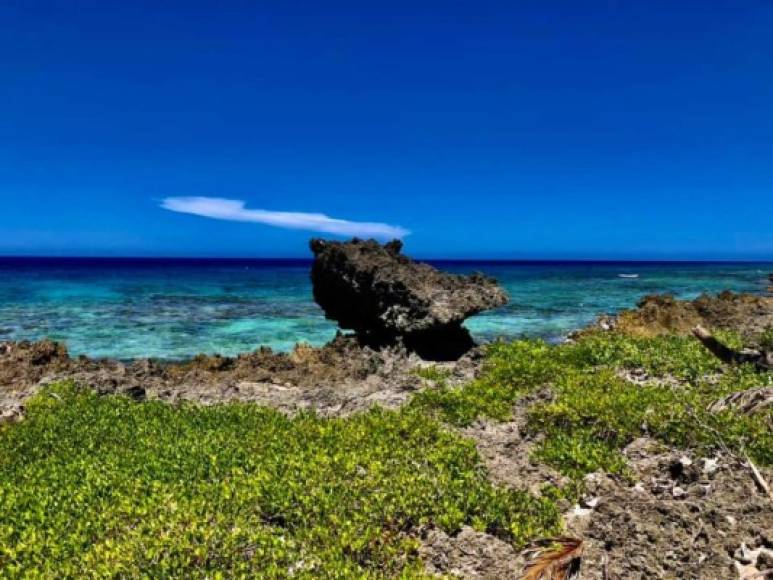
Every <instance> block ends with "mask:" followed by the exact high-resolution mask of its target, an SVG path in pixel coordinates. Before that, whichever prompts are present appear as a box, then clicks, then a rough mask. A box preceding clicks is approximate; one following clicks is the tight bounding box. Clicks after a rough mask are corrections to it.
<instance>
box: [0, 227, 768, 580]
mask: <svg viewBox="0 0 773 580" xmlns="http://www.w3.org/2000/svg"><path fill="white" fill-rule="evenodd" d="M312 247H313V248H314V250H315V254H316V255H317V256H318V259H319V261H318V262H317V263H316V264H315V270H314V272H315V273H314V277H315V298H316V299H317V300H318V302H319V303H320V305H322V307H323V308H324V309H325V311H326V314H327V315H328V316H329V317H330V318H332V319H334V320H337V321H338V322H339V324H340V325H341V327H343V328H346V329H350V330H353V331H354V334H349V335H344V334H339V335H338V336H337V337H336V338H335V339H334V340H333V341H331V342H330V343H329V344H327V345H325V346H323V347H320V348H312V347H310V346H307V345H298V346H296V348H295V349H294V350H293V351H292V352H290V353H275V352H273V351H271V350H270V349H267V348H260V349H258V350H256V351H254V352H251V353H245V354H243V355H240V356H238V357H235V358H228V357H221V356H209V355H199V356H196V357H195V358H193V359H192V360H190V361H187V362H180V363H158V362H154V361H152V360H137V361H134V362H131V363H122V362H119V361H114V360H94V359H89V358H87V357H82V356H81V357H71V356H69V354H68V352H67V349H66V348H65V346H64V345H62V344H60V343H56V342H52V341H39V342H24V341H22V342H5V343H0V422H11V421H18V420H22V419H23V416H24V404H25V401H26V400H27V399H28V398H29V397H31V396H33V395H34V394H35V393H37V392H38V391H39V390H40V389H41V387H43V386H45V385H47V384H51V383H55V382H58V381H63V380H71V381H74V382H76V383H78V384H80V385H83V386H88V387H90V388H92V389H94V390H96V391H97V392H99V393H101V394H124V395H127V396H130V397H132V398H135V399H137V400H162V401H166V402H169V403H172V404H179V403H183V402H195V403H199V404H205V405H210V404H217V403H224V402H228V401H249V402H254V403H257V404H260V405H265V406H269V407H272V408H275V409H278V410H280V411H282V412H285V413H288V414H294V413H297V412H299V411H302V410H311V409H313V410H315V411H316V412H317V413H319V414H320V415H323V416H345V415H348V414H351V413H354V412H359V411H363V410H365V409H367V408H369V407H372V406H375V405H378V406H382V407H386V408H396V407H399V406H400V405H402V404H403V403H405V402H407V401H408V399H409V398H410V397H411V395H412V394H414V393H416V392H418V391H420V390H422V389H427V388H433V387H434V386H436V385H435V383H434V381H433V380H431V379H428V378H426V377H425V378H422V376H423V375H424V374H426V373H422V372H421V369H427V368H428V367H433V371H436V372H438V373H440V374H442V376H443V383H444V385H445V386H447V387H450V388H453V387H454V386H458V385H462V384H465V383H468V382H470V381H471V380H473V379H474V378H475V377H476V376H478V375H479V373H480V372H481V369H482V364H483V362H484V352H483V349H482V348H480V347H477V346H475V345H473V344H472V343H471V339H469V335H468V334H467V336H464V333H466V330H464V327H463V326H462V322H463V321H464V319H465V318H466V317H467V316H470V315H471V314H473V313H475V312H478V311H480V310H483V309H485V308H490V307H494V306H496V305H498V304H501V303H503V301H504V300H506V296H505V295H504V293H503V292H502V291H501V289H499V288H498V286H497V285H496V283H495V282H493V281H491V280H488V279H485V278H483V277H452V276H449V275H446V274H442V273H439V272H437V271H436V270H434V269H432V268H429V267H425V266H423V265H418V264H416V263H414V262H412V261H410V260H409V259H408V258H405V257H404V256H402V255H401V253H400V251H401V247H399V246H398V245H392V246H380V245H378V244H375V243H372V242H361V241H354V242H352V243H350V244H336V243H328V242H319V241H316V242H313V243H312ZM347 305H348V306H349V307H350V309H349V310H347V309H346V306H347ZM696 325H702V326H705V327H707V328H710V329H712V330H733V331H735V332H737V333H739V334H740V335H741V336H742V337H744V338H745V339H748V344H749V346H755V344H754V340H756V338H755V337H758V336H759V335H760V333H761V332H762V331H763V330H765V329H767V328H771V327H773V296H756V295H748V294H733V293H730V292H724V293H722V294H719V295H718V296H701V297H700V298H698V299H696V300H693V301H680V300H676V299H674V298H673V297H670V296H648V297H646V298H644V299H643V300H642V301H641V302H640V303H639V305H638V307H637V308H635V309H632V310H627V311H623V312H621V313H619V314H617V315H615V316H602V317H601V318H600V319H599V320H598V322H597V323H596V324H594V325H593V326H592V327H590V328H588V329H585V330H583V331H580V332H579V333H577V334H576V335H575V337H574V338H573V340H576V339H581V338H582V336H584V335H588V334H592V333H596V332H609V333H623V334H626V335H632V336H643V337H647V336H655V335H659V334H665V333H675V334H682V335H686V334H688V333H689V332H690V331H691V330H692V329H693V327H695V326H696ZM444 332H447V333H449V334H448V335H447V336H450V339H449V340H448V341H446V342H443V341H441V343H440V344H435V345H432V341H433V340H435V338H437V337H440V336H443V334H444ZM428 344H429V346H432V348H429V346H428ZM438 359H439V360H438ZM629 378H630V377H626V380H629ZM630 379H631V380H630V382H631V383H632V385H636V384H637V382H636V380H633V378H630ZM673 383H674V384H673V385H671V386H668V388H672V387H673V388H681V385H680V383H679V381H678V380H676V379H674V381H673ZM552 396H553V395H552V393H551V392H550V389H548V388H545V389H544V390H542V391H538V392H535V393H532V394H530V395H529V396H527V397H523V398H521V399H520V400H518V401H517V402H516V404H515V407H514V409H513V416H512V418H511V419H510V420H508V421H504V422H497V421H492V420H478V421H476V422H475V423H474V424H472V425H470V426H468V427H465V428H462V429H457V430H458V431H459V433H460V434H462V435H464V436H465V437H467V438H469V439H471V440H472V441H474V442H475V445H476V446H477V449H478V452H479V454H480V457H481V460H482V462H483V464H484V465H485V467H486V469H487V472H488V474H489V477H490V479H491V480H492V481H493V482H495V483H496V484H497V485H499V486H503V487H512V488H520V489H528V490H529V491H531V492H532V493H535V494H539V493H541V489H542V487H543V485H544V484H546V483H551V484H553V485H556V486H561V485H563V484H564V483H565V481H566V480H565V478H563V477H562V476H561V475H560V474H558V473H557V472H556V471H555V470H553V469H551V468H549V467H547V466H546V465H544V464H541V463H539V462H537V461H536V460H535V459H534V458H533V457H532V454H531V450H532V448H533V447H534V445H535V443H536V440H535V438H534V435H533V434H532V433H530V432H529V431H528V429H527V428H526V416H527V413H528V410H529V408H530V407H531V406H532V405H533V404H534V403H535V401H544V400H550V399H551V397H552ZM449 429H452V427H449ZM624 454H625V457H626V459H627V460H628V462H629V465H630V468H631V479H626V478H620V477H612V476H609V475H607V474H604V473H600V472H597V473H593V474H591V475H590V476H588V477H587V478H586V480H585V488H586V489H585V494H584V497H583V498H582V500H581V501H580V503H579V504H577V505H569V504H566V505H564V506H563V509H564V511H565V521H566V526H567V532H568V533H571V534H573V535H575V536H577V537H581V538H583V539H584V541H585V555H584V571H583V578H600V579H609V578H652V577H689V578H724V577H728V576H727V574H728V572H729V571H731V570H732V571H734V572H733V573H734V574H736V577H738V578H742V579H748V578H752V577H755V576H754V575H755V574H758V573H760V571H762V570H766V569H768V568H773V510H772V509H771V501H773V500H771V498H770V497H766V496H765V495H764V494H762V493H760V490H759V489H758V486H757V484H756V483H755V479H754V478H753V477H752V475H751V474H750V471H749V468H748V464H747V463H745V462H744V460H743V458H740V457H738V456H735V455H733V454H730V453H717V454H715V455H712V456H710V457H702V456H699V455H697V454H695V453H690V452H686V451H684V450H680V449H675V448H669V447H666V446H664V445H663V444H661V443H657V442H655V441H652V440H649V439H647V438H646V437H644V438H642V439H639V440H636V441H635V442H634V443H632V444H630V445H629V446H628V447H627V448H626V449H625V451H624ZM772 476H773V474H772V473H771V472H770V470H764V469H763V470H762V477H763V478H766V479H767V480H768V481H770V480H771V477H772ZM415 533H416V534H417V535H418V536H419V537H420V539H421V543H422V547H421V549H420V552H421V554H422V558H423V560H424V562H425V563H426V566H427V570H428V571H429V572H431V573H437V574H455V575H459V576H461V577H469V578H502V577H514V576H515V575H516V574H518V573H519V572H520V570H522V568H523V565H524V563H525V560H524V556H523V555H522V554H520V553H518V552H517V551H516V550H515V549H514V548H513V547H512V546H510V545H509V544H507V543H506V542H503V541H502V540H501V539H498V538H496V537H495V536H493V535H490V534H487V533H484V532H480V531H475V530H473V529H472V528H464V529H463V530H462V531H461V533H459V534H457V535H455V536H449V535H447V534H445V533H444V532H441V531H439V530H436V529H422V530H417V531H415Z"/></svg>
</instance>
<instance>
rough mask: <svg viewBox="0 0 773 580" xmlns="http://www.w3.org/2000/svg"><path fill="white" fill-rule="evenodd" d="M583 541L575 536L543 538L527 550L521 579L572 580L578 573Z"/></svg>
mask: <svg viewBox="0 0 773 580" xmlns="http://www.w3.org/2000/svg"><path fill="white" fill-rule="evenodd" d="M583 548H584V546H583V542H582V540H578V539H577V538H569V537H562V538H556V539H554V540H545V541H544V542H540V543H539V544H538V545H537V546H536V547H534V548H532V549H530V550H528V551H527V553H528V558H529V562H528V563H527V564H526V568H525V569H524V572H523V575H522V576H521V580H572V579H573V578H577V577H578V576H579V574H580V566H581V565H582V552H583Z"/></svg>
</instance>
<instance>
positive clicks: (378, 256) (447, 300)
mask: <svg viewBox="0 0 773 580" xmlns="http://www.w3.org/2000/svg"><path fill="white" fill-rule="evenodd" d="M401 250H402V242H400V241H398V240H395V241H393V242H390V243H388V244H385V245H381V244H379V243H378V242H376V241H373V240H358V239H354V240H352V241H350V242H331V241H325V240H319V239H316V240H312V241H311V251H312V252H313V253H314V257H315V260H314V265H313V266H312V271H311V279H312V283H313V285H314V299H315V300H316V301H317V304H319V305H320V306H321V307H322V309H323V310H324V311H325V315H326V316H327V318H329V319H331V320H335V321H337V322H338V324H339V326H340V327H341V328H343V329H349V330H354V332H355V333H356V334H357V336H358V338H359V339H360V341H361V342H363V343H364V344H368V345H371V346H383V345H391V344H397V343H402V344H403V345H405V347H406V348H408V349H409V350H412V351H414V352H416V353H417V354H419V355H420V356H422V357H423V358H426V359H434V360H453V359H456V358H459V356H461V355H462V354H463V353H465V352H467V351H468V350H469V349H470V348H471V347H472V346H474V343H473V340H472V337H471V336H470V334H469V332H468V331H467V329H465V328H464V327H463V326H462V323H463V322H464V320H465V319H466V318H468V317H470V316H472V315H473V314H477V313H479V312H482V311H484V310H488V309H491V308H496V307H498V306H502V305H504V304H506V303H507V295H506V294H505V292H504V290H502V288H501V287H500V286H499V285H498V284H497V283H496V281H494V280H492V279H490V278H486V277H484V276H482V275H473V276H456V275H452V274H447V273H444V272H440V271H439V270H437V269H435V268H433V267H432V266H430V265H428V264H422V263H418V262H414V261H413V260H411V259H410V258H408V257H406V256H404V255H403V254H401Z"/></svg>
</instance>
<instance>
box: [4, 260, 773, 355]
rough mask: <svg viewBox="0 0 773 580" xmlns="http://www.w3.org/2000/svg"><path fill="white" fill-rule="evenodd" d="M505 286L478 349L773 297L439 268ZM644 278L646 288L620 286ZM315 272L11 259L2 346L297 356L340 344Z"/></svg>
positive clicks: (585, 270) (744, 267) (709, 274)
mask: <svg viewBox="0 0 773 580" xmlns="http://www.w3.org/2000/svg"><path fill="white" fill-rule="evenodd" d="M436 264H437V265H438V266H439V267H442V268H443V269H446V270H449V271H453V272H458V273H469V272H473V271H482V272H484V273H486V274H488V275H491V276H494V277H495V278H497V279H498V280H499V281H500V282H501V283H502V284H503V285H504V286H505V287H506V288H507V290H508V292H509V294H510V298H511V300H510V304H508V305H507V306H506V307H504V308H501V309H499V310H496V311H493V312H489V313H485V314H482V315H480V316H477V317H474V318H472V319H470V320H469V321H468V322H467V326H468V327H469V328H470V330H471V331H472V333H473V335H474V336H475V337H476V338H478V339H479V340H491V339H493V338H496V337H500V336H501V337H518V336H540V337H544V338H547V339H550V340H557V339H560V338H561V337H563V336H565V335H566V334H567V333H568V332H570V331H572V330H574V329H576V328H579V327H582V326H584V325H586V324H587V323H589V322H591V321H592V320H593V319H594V318H595V317H596V316H597V315H599V314H602V313H607V312H614V311H616V310H619V309H621V308H628V307H631V306H633V305H635V304H636V302H637V300H638V299H639V298H641V297H642V296H643V295H645V294H651V293H655V292H671V293H673V294H674V295H676V296H678V297H682V298H693V297H695V296H697V295H699V294H700V293H701V292H719V291H721V290H725V289H730V290H736V291H746V292H764V290H765V288H766V286H767V282H766V279H767V278H766V277H767V273H768V272H771V271H773V265H771V264H727V263H725V264H707V263H702V264H696V263H672V264H656V263H501V262H500V263H495V262H477V263H472V262H464V263H461V262H454V263H449V262H446V263H436ZM621 274H623V275H626V274H638V276H639V277H638V278H622V277H620V275H621ZM335 331H336V327H335V324H334V323H332V322H330V321H327V320H325V319H324V316H323V315H322V312H321V311H320V309H319V308H318V307H317V306H316V304H314V302H313V300H312V298H311V284H310V282H309V263H308V262H305V261H289V260H287V261H265V260H264V261H259V260H253V261H244V260H240V261H224V260H195V261H184V260H161V261H159V260H58V259H46V260H35V259H7V258H6V259H3V258H0V340H6V339H14V340H19V339H39V338H44V337H49V338H53V339H56V340H62V341H64V342H66V343H67V345H68V347H69V348H70V351H71V352H72V353H74V354H87V355H89V356H95V357H114V358H120V359H131V358H138V357H157V358H161V359H183V358H186V357H190V356H192V355H194V354H197V353H200V352H205V353H221V354H227V355H235V354H238V353H240V352H245V351H249V350H253V349H255V348H256V347H258V346H259V345H267V346H270V347H272V348H275V349H279V350H288V349H290V348H292V346H293V345H294V344H295V343H296V342H299V341H305V342H309V343H311V344H315V345H319V344H323V343H324V342H326V341H328V340H330V339H331V338H332V337H333V336H334V335H335Z"/></svg>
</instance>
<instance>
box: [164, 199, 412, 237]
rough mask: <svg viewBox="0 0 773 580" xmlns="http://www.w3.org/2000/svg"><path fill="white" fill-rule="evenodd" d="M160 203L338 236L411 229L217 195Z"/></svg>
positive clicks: (394, 233) (187, 210) (396, 234)
mask: <svg viewBox="0 0 773 580" xmlns="http://www.w3.org/2000/svg"><path fill="white" fill-rule="evenodd" d="M161 207H163V208H164V209H168V210H169V211H174V212H178V213H187V214H192V215H197V216H201V217H207V218H212V219H216V220H226V221H233V222H252V223H256V224H266V225H269V226H275V227H278V228H287V229H291V230H310V231H314V232H322V233H326V234H336V235H340V236H356V237H360V238H376V239H392V238H403V237H405V236H407V235H408V234H410V233H411V232H410V231H408V230H406V229H405V228H401V227H400V226H391V225H389V224H382V223H377V222H352V221H348V220H341V219H336V218H331V217H329V216H326V215H325V214H321V213H304V212H290V211H268V210H265V209H247V207H246V204H245V202H243V201H241V200H238V199H222V198H218V197H167V198H166V199H164V200H162V202H161Z"/></svg>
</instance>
